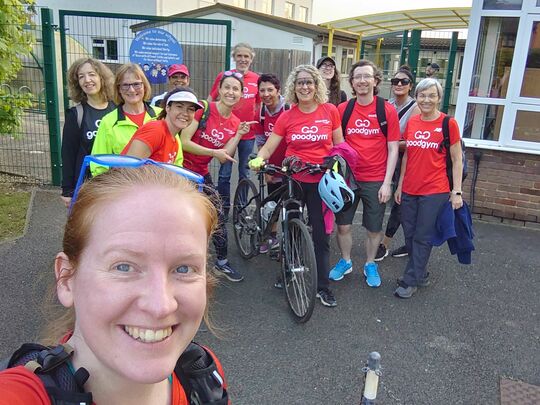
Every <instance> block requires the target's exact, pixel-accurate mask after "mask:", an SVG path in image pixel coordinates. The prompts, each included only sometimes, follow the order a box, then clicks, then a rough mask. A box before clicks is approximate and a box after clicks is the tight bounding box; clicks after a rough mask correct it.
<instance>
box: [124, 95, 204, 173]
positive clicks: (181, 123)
mask: <svg viewBox="0 0 540 405" xmlns="http://www.w3.org/2000/svg"><path fill="white" fill-rule="evenodd" d="M163 105H165V108H164V109H163V110H162V111H161V113H160V114H159V115H158V118H157V119H158V120H157V121H151V122H148V123H146V124H145V125H143V126H142V127H141V128H139V129H138V130H137V131H136V132H135V134H133V136H132V137H131V140H130V141H129V143H128V144H127V145H126V147H125V148H124V150H123V151H122V155H130V156H135V157H139V158H141V159H145V158H149V159H152V160H155V161H157V162H163V163H171V164H177V165H178V166H182V161H183V157H182V147H181V143H180V140H179V138H178V133H179V132H180V131H181V130H182V129H184V128H186V127H187V126H188V125H189V124H191V122H192V121H193V117H194V116H195V111H197V110H200V109H202V108H203V106H202V105H201V104H200V103H199V101H198V100H197V96H196V95H195V93H194V92H193V90H191V89H190V88H189V87H179V88H177V89H175V90H172V91H170V92H169V93H167V95H165V98H164V99H163Z"/></svg>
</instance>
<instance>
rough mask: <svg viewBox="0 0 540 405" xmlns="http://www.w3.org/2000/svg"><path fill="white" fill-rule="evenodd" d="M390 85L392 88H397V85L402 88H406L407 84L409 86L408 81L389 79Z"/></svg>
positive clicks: (409, 82) (409, 81)
mask: <svg viewBox="0 0 540 405" xmlns="http://www.w3.org/2000/svg"><path fill="white" fill-rule="evenodd" d="M390 83H391V84H392V86H397V85H398V84H401V85H402V86H407V85H408V84H411V80H410V79H390Z"/></svg>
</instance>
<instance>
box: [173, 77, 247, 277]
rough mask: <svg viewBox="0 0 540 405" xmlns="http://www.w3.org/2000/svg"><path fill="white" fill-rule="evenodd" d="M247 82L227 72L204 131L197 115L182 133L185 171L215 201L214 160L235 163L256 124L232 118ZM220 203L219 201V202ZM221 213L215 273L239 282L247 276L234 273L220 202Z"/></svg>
mask: <svg viewBox="0 0 540 405" xmlns="http://www.w3.org/2000/svg"><path fill="white" fill-rule="evenodd" d="M243 88H244V78H243V76H242V74H241V73H239V72H233V71H226V72H224V73H223V75H222V76H221V79H220V81H219V86H218V94H219V101H217V102H211V103H210V104H209V105H208V108H209V109H210V114H209V115H208V118H207V120H206V123H205V125H204V128H203V127H199V124H200V123H201V121H202V114H203V113H202V111H199V112H198V113H197V114H195V117H194V119H193V122H192V123H191V125H189V126H188V127H187V128H185V129H184V130H183V131H182V134H181V139H182V147H183V148H184V167H185V168H186V169H189V170H191V171H194V172H195V173H198V174H200V175H202V176H204V182H205V184H206V185H207V186H208V187H207V189H206V191H207V192H208V193H209V194H211V195H212V196H213V197H214V198H215V197H216V196H215V195H214V194H215V189H214V182H213V180H212V176H211V175H210V172H209V170H208V165H209V164H210V161H211V160H212V158H216V159H218V160H219V161H220V163H225V162H234V159H233V157H232V156H234V152H235V150H236V147H237V145H238V142H240V140H241V139H242V136H244V135H245V134H247V133H248V132H249V130H250V125H251V124H252V123H254V121H243V122H240V119H239V118H238V117H236V115H234V114H233V109H234V107H235V106H236V105H237V104H238V103H239V102H240V100H241V99H242V94H243V93H242V92H243ZM218 200H219V198H218ZM216 205H217V206H218V207H217V208H218V212H219V228H218V232H217V233H216V235H215V236H214V238H213V242H214V247H215V249H216V256H217V260H216V263H215V266H214V268H215V270H216V271H218V272H220V273H221V274H222V275H223V276H225V277H226V278H227V279H228V280H229V281H232V282H239V281H242V280H243V279H244V276H243V275H242V274H241V273H240V272H239V271H237V270H236V269H234V268H233V267H232V266H231V265H230V263H229V261H228V259H227V255H228V237H227V227H226V225H225V218H224V213H223V206H222V202H221V201H216Z"/></svg>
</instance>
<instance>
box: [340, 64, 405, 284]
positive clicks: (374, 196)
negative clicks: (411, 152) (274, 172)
mask: <svg viewBox="0 0 540 405" xmlns="http://www.w3.org/2000/svg"><path fill="white" fill-rule="evenodd" d="M381 80H382V72H381V71H380V70H379V69H378V68H377V66H376V65H375V64H373V62H370V61H368V60H360V61H358V62H356V63H355V64H354V65H353V66H352V67H351V70H350V72H349V83H350V84H351V88H352V90H353V94H354V95H355V97H356V98H353V99H351V100H349V101H347V102H344V103H341V104H340V105H339V106H338V111H339V113H340V116H341V119H342V128H343V135H344V137H345V141H346V142H347V143H348V144H349V145H350V146H351V147H352V148H353V149H355V150H356V152H357V153H358V156H359V159H358V164H357V165H356V166H355V167H353V168H352V170H353V175H354V177H355V180H356V182H357V184H358V188H357V189H356V190H355V191H354V193H355V199H354V203H353V205H352V206H351V207H350V208H349V209H347V210H345V211H342V212H339V213H337V214H336V224H337V225H338V227H337V228H338V232H337V242H338V246H339V248H340V251H341V259H340V260H339V261H338V263H337V264H336V265H335V266H334V268H333V269H332V270H331V271H330V279H331V280H335V281H338V280H341V279H343V277H344V275H345V274H349V273H350V272H351V271H352V260H351V250H352V246H353V241H352V223H353V219H354V215H355V212H356V209H357V207H358V203H359V201H360V200H362V205H363V216H362V225H363V226H364V227H365V228H366V230H367V239H366V243H365V245H366V262H365V264H364V267H363V273H364V276H365V278H366V283H367V285H368V286H370V287H373V288H376V287H379V286H380V285H381V278H380V276H379V272H378V266H377V263H375V256H376V254H377V249H378V247H379V244H380V243H381V240H382V223H383V219H384V211H385V208H386V202H387V201H388V200H389V199H390V197H391V196H392V176H393V174H394V168H395V165H396V160H397V157H398V143H399V137H400V135H399V121H398V116H397V113H396V109H395V108H394V107H393V106H391V105H390V104H389V103H388V102H386V101H384V99H382V98H379V97H377V93H378V91H379V89H378V86H379V83H380V82H381Z"/></svg>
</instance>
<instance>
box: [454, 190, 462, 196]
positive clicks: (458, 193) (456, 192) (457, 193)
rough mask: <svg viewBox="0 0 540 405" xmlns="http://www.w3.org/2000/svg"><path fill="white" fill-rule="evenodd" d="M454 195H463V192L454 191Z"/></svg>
mask: <svg viewBox="0 0 540 405" xmlns="http://www.w3.org/2000/svg"><path fill="white" fill-rule="evenodd" d="M452 194H454V195H463V192H461V191H455V190H452Z"/></svg>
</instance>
